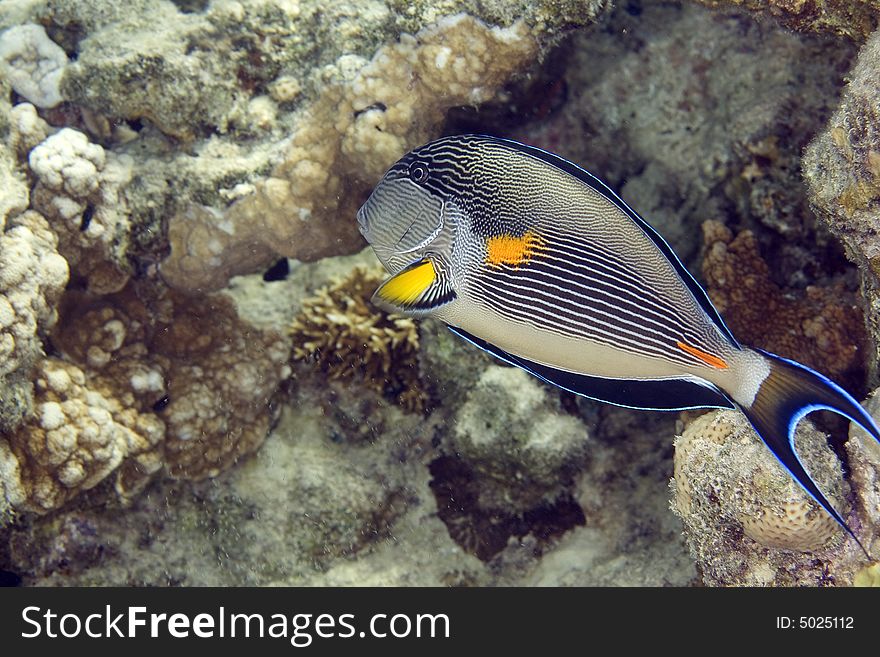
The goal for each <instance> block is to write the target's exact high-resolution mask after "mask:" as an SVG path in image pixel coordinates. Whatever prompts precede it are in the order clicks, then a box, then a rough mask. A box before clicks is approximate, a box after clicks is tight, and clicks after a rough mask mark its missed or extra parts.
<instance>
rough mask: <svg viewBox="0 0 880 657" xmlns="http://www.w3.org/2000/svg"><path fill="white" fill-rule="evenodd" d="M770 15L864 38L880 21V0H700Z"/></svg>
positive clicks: (806, 28)
mask: <svg viewBox="0 0 880 657" xmlns="http://www.w3.org/2000/svg"><path fill="white" fill-rule="evenodd" d="M697 2H701V3H702V4H704V5H708V6H710V7H723V6H729V5H734V6H739V7H743V8H744V9H748V10H750V11H754V12H758V13H760V14H767V15H770V16H773V17H774V18H776V19H777V20H779V21H780V22H781V23H782V24H783V25H785V26H786V27H788V28H791V29H793V30H800V31H802V32H831V33H833V34H838V35H842V36H846V37H849V38H850V39H858V40H862V39H864V38H865V37H867V36H868V35H869V34H871V32H873V31H874V30H875V29H877V26H878V24H880V0H697Z"/></svg>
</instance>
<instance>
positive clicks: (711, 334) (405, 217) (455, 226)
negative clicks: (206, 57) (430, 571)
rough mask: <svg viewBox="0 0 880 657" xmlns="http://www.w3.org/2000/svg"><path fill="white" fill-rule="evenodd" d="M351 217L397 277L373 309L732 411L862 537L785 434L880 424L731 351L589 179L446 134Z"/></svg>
mask: <svg viewBox="0 0 880 657" xmlns="http://www.w3.org/2000/svg"><path fill="white" fill-rule="evenodd" d="M357 219H358V226H359V228H360V231H361V233H362V234H363V236H364V237H365V238H366V239H367V241H368V242H369V243H370V244H371V245H372V247H373V249H374V250H375V252H376V255H377V256H378V258H379V260H380V261H381V262H382V264H383V265H384V266H385V268H386V269H387V270H388V271H389V272H390V273H391V274H392V276H391V277H390V278H389V279H387V280H386V281H385V282H383V283H382V285H381V286H380V287H379V289H378V290H377V291H376V293H375V295H374V296H373V300H374V302H375V303H376V304H377V305H378V306H380V307H382V308H384V309H386V310H389V311H393V312H397V313H403V314H405V315H410V316H416V317H419V316H431V317H436V318H437V319H440V320H442V321H444V322H446V324H447V325H448V326H449V328H450V329H451V330H452V331H453V332H455V333H456V334H458V335H459V336H461V337H462V338H464V339H465V340H467V341H469V342H471V343H473V344H474V345H476V346H477V347H480V348H481V349H484V350H486V351H488V352H489V353H491V354H493V355H494V356H496V357H498V358H500V359H501V360H503V361H506V362H507V363H510V364H512V365H515V366H517V367H521V368H522V369H524V370H526V371H527V372H530V373H532V374H534V375H535V376H537V377H538V378H540V379H543V380H544V381H547V382H549V383H551V384H554V385H556V386H559V387H560V388H563V389H565V390H569V391H571V392H574V393H576V394H579V395H583V396H585V397H590V398H592V399H597V400H600V401H604V402H609V403H611V404H617V405H620V406H627V407H630V408H639V409H655V410H681V409H688V408H738V409H739V410H740V411H742V412H743V413H744V414H745V416H746V417H747V418H748V419H749V421H750V422H751V424H752V426H753V427H754V428H755V431H756V432H757V433H758V435H759V436H760V437H761V439H762V440H763V441H764V443H765V444H766V445H767V447H769V448H770V450H771V451H772V452H773V454H775V455H776V457H777V458H778V459H779V461H780V462H781V463H782V464H783V465H784V466H785V467H786V468H787V469H788V471H789V472H790V473H791V474H792V476H793V477H794V478H795V479H796V480H797V481H798V483H799V484H800V485H801V486H803V487H804V489H805V490H806V491H807V492H808V493H809V494H810V495H811V496H812V497H813V498H814V499H815V500H816V501H817V502H818V503H819V504H820V505H821V506H822V508H824V509H825V510H826V511H827V512H828V513H829V514H830V515H831V516H832V517H833V518H834V519H835V520H836V521H837V522H838V523H839V524H840V525H841V526H842V527H843V528H844V529H845V530H846V531H847V532H848V533H849V535H850V536H852V537H853V538H854V539H856V537H855V535H854V534H853V532H852V530H851V529H850V528H849V527H848V526H847V524H846V523H845V521H844V520H843V518H842V517H841V515H840V514H839V513H838V512H837V511H836V510H835V509H834V507H833V506H832V505H831V503H830V502H829V501H828V499H827V498H826V497H825V495H824V494H823V493H822V491H821V490H819V487H818V486H817V485H816V483H815V481H814V480H813V479H812V478H811V477H810V475H809V474H808V473H807V471H806V470H805V469H804V467H803V465H802V464H801V462H800V460H799V459H798V456H797V453H796V452H795V448H794V430H795V426H796V425H797V423H798V422H799V421H800V419H801V418H802V417H804V416H805V415H806V414H808V413H810V412H812V411H814V410H817V409H828V410H831V411H834V412H835V413H839V414H841V415H843V416H845V417H847V418H849V419H850V420H851V421H853V422H856V423H857V424H858V425H860V426H861V427H863V428H864V429H865V431H867V432H868V433H869V434H871V435H872V436H873V437H874V438H875V439H877V440H880V430H878V428H877V425H876V424H875V423H874V421H873V420H872V419H871V417H870V416H869V415H868V414H867V413H866V412H865V411H864V410H863V409H862V407H861V406H860V405H859V404H858V403H857V402H856V401H855V400H854V399H853V398H852V397H851V396H850V395H849V394H848V393H847V392H846V391H845V390H843V389H842V388H841V387H840V386H838V385H837V384H835V383H834V382H832V381H830V380H829V379H827V378H826V377H824V376H822V375H821V374H819V373H818V372H814V371H813V370H811V369H809V368H807V367H805V366H803V365H801V364H799V363H796V362H794V361H790V360H787V359H784V358H781V357H779V356H776V355H774V354H770V353H767V352H765V351H761V350H760V349H753V348H749V347H746V346H743V345H740V344H739V342H737V340H736V338H735V337H734V336H733V334H732V333H731V332H730V330H728V328H727V327H726V326H725V325H724V322H723V321H722V319H721V316H720V315H719V314H718V311H717V310H716V309H715V308H714V307H713V306H712V303H711V302H710V301H709V298H708V296H707V295H706V292H705V291H704V290H703V289H702V288H701V287H700V285H699V284H698V283H697V282H696V280H694V278H693V277H692V276H691V275H690V273H688V271H687V270H686V269H685V267H684V266H683V265H682V263H681V262H680V261H679V259H678V258H677V257H676V255H675V254H674V253H673V251H672V249H671V248H670V247H669V245H668V244H667V243H666V242H665V241H664V240H663V238H662V237H661V236H660V235H659V234H658V233H657V232H656V231H655V230H654V229H653V228H651V226H650V225H648V223H647V222H646V221H645V220H644V219H642V218H641V217H640V216H639V215H638V214H636V212H635V211H633V210H632V208H630V207H629V206H628V205H627V204H626V203H625V202H624V201H623V200H621V199H620V197H618V196H617V195H616V194H615V193H614V192H613V191H612V190H611V189H610V188H609V187H608V186H607V185H605V184H604V183H602V181H600V180H599V179H598V178H596V177H595V176H593V175H592V174H590V173H588V172H587V171H585V170H584V169H582V168H580V167H579V166H577V165H575V164H572V163H571V162H569V161H567V160H565V159H563V158H561V157H559V156H557V155H553V154H552V153H548V152H546V151H543V150H541V149H538V148H534V147H531V146H527V145H524V144H520V143H518V142H515V141H510V140H507V139H499V138H495V137H487V136H482V135H462V136H455V137H446V138H443V139H438V140H437V141H433V142H431V143H429V144H426V145H425V146H422V147H421V148H417V149H416V150H414V151H412V152H411V153H408V154H407V155H405V156H404V157H403V158H401V159H400V161H398V162H397V163H396V164H394V166H392V167H391V168H390V169H389V170H388V172H387V173H386V174H385V176H384V177H383V178H382V180H381V181H380V182H379V184H378V185H377V186H376V188H375V189H374V190H373V193H372V194H371V196H370V197H369V199H368V200H367V201H366V203H364V205H363V206H362V207H361V208H360V210H359V211H358V215H357ZM856 541H857V542H858V539H856Z"/></svg>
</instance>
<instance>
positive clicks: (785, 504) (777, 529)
mask: <svg viewBox="0 0 880 657" xmlns="http://www.w3.org/2000/svg"><path fill="white" fill-rule="evenodd" d="M851 442H852V441H851ZM796 443H797V447H798V452H799V454H800V457H801V459H802V461H803V463H804V465H805V467H806V468H807V469H808V470H809V471H810V473H811V474H812V476H813V478H814V479H815V480H816V481H817V483H818V485H819V487H820V488H821V489H822V490H823V491H825V492H826V494H827V495H828V496H829V498H830V499H831V500H832V503H833V504H834V505H835V506H836V507H837V508H838V509H840V510H841V511H842V512H843V515H844V517H848V518H849V524H850V526H851V527H853V529H854V530H855V531H856V532H857V533H858V534H859V535H860V536H861V540H862V542H863V543H864V544H865V545H866V546H867V547H869V549H870V546H871V545H872V541H871V537H872V536H873V532H874V531H875V529H874V528H873V527H872V525H873V520H876V514H874V516H873V520H869V519H868V518H865V517H864V515H862V514H861V513H855V512H854V513H847V508H848V505H847V503H846V501H845V500H846V492H845V491H846V490H847V487H846V486H845V485H844V482H843V479H842V475H841V468H840V464H839V462H838V460H837V458H836V457H835V455H834V454H833V452H831V450H830V449H829V448H828V446H827V444H826V439H825V436H824V435H823V434H821V433H820V432H818V431H816V430H815V429H814V428H813V427H812V426H811V425H810V424H809V422H802V423H801V425H799V426H798V432H797V437H796ZM853 485H854V488H855V490H854V491H853V496H852V498H854V499H855V505H854V507H855V508H858V507H860V506H861V505H862V500H863V499H864V491H865V490H866V489H865V488H863V487H861V486H860V485H859V484H858V482H855V481H853ZM671 486H672V490H673V493H674V500H673V503H672V508H673V510H674V511H675V512H676V514H678V515H679V516H680V517H681V519H682V522H683V523H684V527H685V537H686V538H687V541H688V545H689V547H690V550H691V554H692V555H693V556H694V558H695V559H696V560H697V563H698V564H699V565H700V567H701V569H702V572H703V579H704V581H705V582H706V583H707V584H711V585H801V586H804V585H813V586H817V585H823V584H850V583H852V579H853V577H854V574H855V572H856V570H858V569H859V568H861V567H862V566H863V565H864V554H863V553H862V551H861V549H860V548H859V547H858V546H857V545H856V544H855V542H854V541H852V540H851V539H848V538H847V537H846V536H845V535H844V534H843V532H842V531H841V530H840V528H839V527H837V525H836V524H835V523H834V521H833V520H832V519H831V518H829V517H828V516H827V514H825V513H824V511H822V510H821V509H820V508H819V507H818V505H817V504H816V503H815V502H814V501H813V500H812V499H811V498H810V497H809V496H808V495H807V493H805V492H804V491H803V490H802V489H801V488H800V487H799V486H798V485H797V483H795V482H794V480H793V479H792V477H791V476H790V475H789V473H788V472H786V471H785V470H784V468H782V466H781V465H779V463H778V462H777V461H776V459H775V458H774V457H773V455H772V454H771V453H770V451H769V450H768V449H767V448H766V447H765V446H764V444H763V443H761V441H760V440H759V439H758V437H757V436H756V435H755V434H754V432H753V431H752V429H751V426H750V425H749V423H748V421H747V420H746V419H745V417H744V416H743V415H742V414H741V413H738V412H735V411H716V412H713V413H709V414H706V415H703V416H701V417H699V418H697V419H696V420H694V421H693V422H691V423H690V424H689V425H688V427H687V428H686V430H685V431H684V432H683V434H682V435H681V436H680V437H679V438H677V439H676V442H675V477H674V479H673V480H672V484H671ZM852 498H851V499H852ZM864 520H869V522H868V523H867V525H864V524H862V522H863V521H864Z"/></svg>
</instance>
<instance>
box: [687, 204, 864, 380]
mask: <svg viewBox="0 0 880 657" xmlns="http://www.w3.org/2000/svg"><path fill="white" fill-rule="evenodd" d="M703 242H704V245H705V255H704V257H703V278H704V280H705V283H706V288H707V290H708V292H709V296H710V297H711V299H712V302H713V303H714V304H715V307H716V308H718V311H719V312H720V313H721V314H722V315H723V317H724V320H725V322H726V323H727V324H728V326H729V327H730V329H731V330H732V331H733V334H734V335H736V336H737V338H738V339H740V340H741V341H742V342H743V343H744V344H748V345H751V346H756V347H761V348H762V349H767V350H768V351H771V352H773V353H776V354H779V355H780V356H784V357H787V358H794V359H796V360H798V361H799V362H801V363H804V364H805V365H808V366H810V367H812V368H814V369H816V370H818V371H820V372H823V373H824V374H826V375H827V376H830V377H831V378H832V379H834V380H836V381H838V382H840V383H841V384H843V385H844V386H846V387H848V388H850V389H853V390H859V389H860V388H862V386H863V385H864V369H863V368H864V350H865V343H866V337H865V331H864V320H863V316H862V311H861V309H860V308H859V305H858V301H857V298H856V295H855V294H854V293H852V292H850V291H849V290H847V289H846V288H845V287H844V286H843V284H842V283H839V282H838V283H835V284H833V285H831V286H829V287H819V286H809V287H807V289H806V290H804V291H803V292H800V291H785V290H782V289H781V288H780V287H779V286H778V285H776V284H775V283H774V282H773V281H772V280H771V278H770V271H769V268H768V267H767V263H766V262H764V260H763V259H762V258H761V254H760V251H759V250H758V240H757V238H756V237H755V235H754V234H753V233H751V232H750V231H743V232H741V233H740V234H739V235H737V236H736V237H734V236H733V233H731V231H730V230H729V229H727V228H726V227H725V226H724V225H723V224H722V223H720V222H718V221H706V222H704V223H703Z"/></svg>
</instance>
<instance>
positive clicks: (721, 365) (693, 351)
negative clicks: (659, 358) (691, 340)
mask: <svg viewBox="0 0 880 657" xmlns="http://www.w3.org/2000/svg"><path fill="white" fill-rule="evenodd" d="M675 344H676V346H677V347H678V348H679V349H681V350H682V351H686V352H687V353H689V354H690V355H691V356H695V357H697V358H699V359H700V360H701V361H703V362H704V363H706V365H710V366H712V367H715V368H717V369H719V370H726V369H727V368H728V365H727V363H725V362H724V361H723V360H722V359H721V358H718V356H713V355H712V354H707V353H706V352H705V351H703V350H701V349H697V348H696V347H692V346H690V345H689V344H685V343H684V342H676V343H675Z"/></svg>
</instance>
